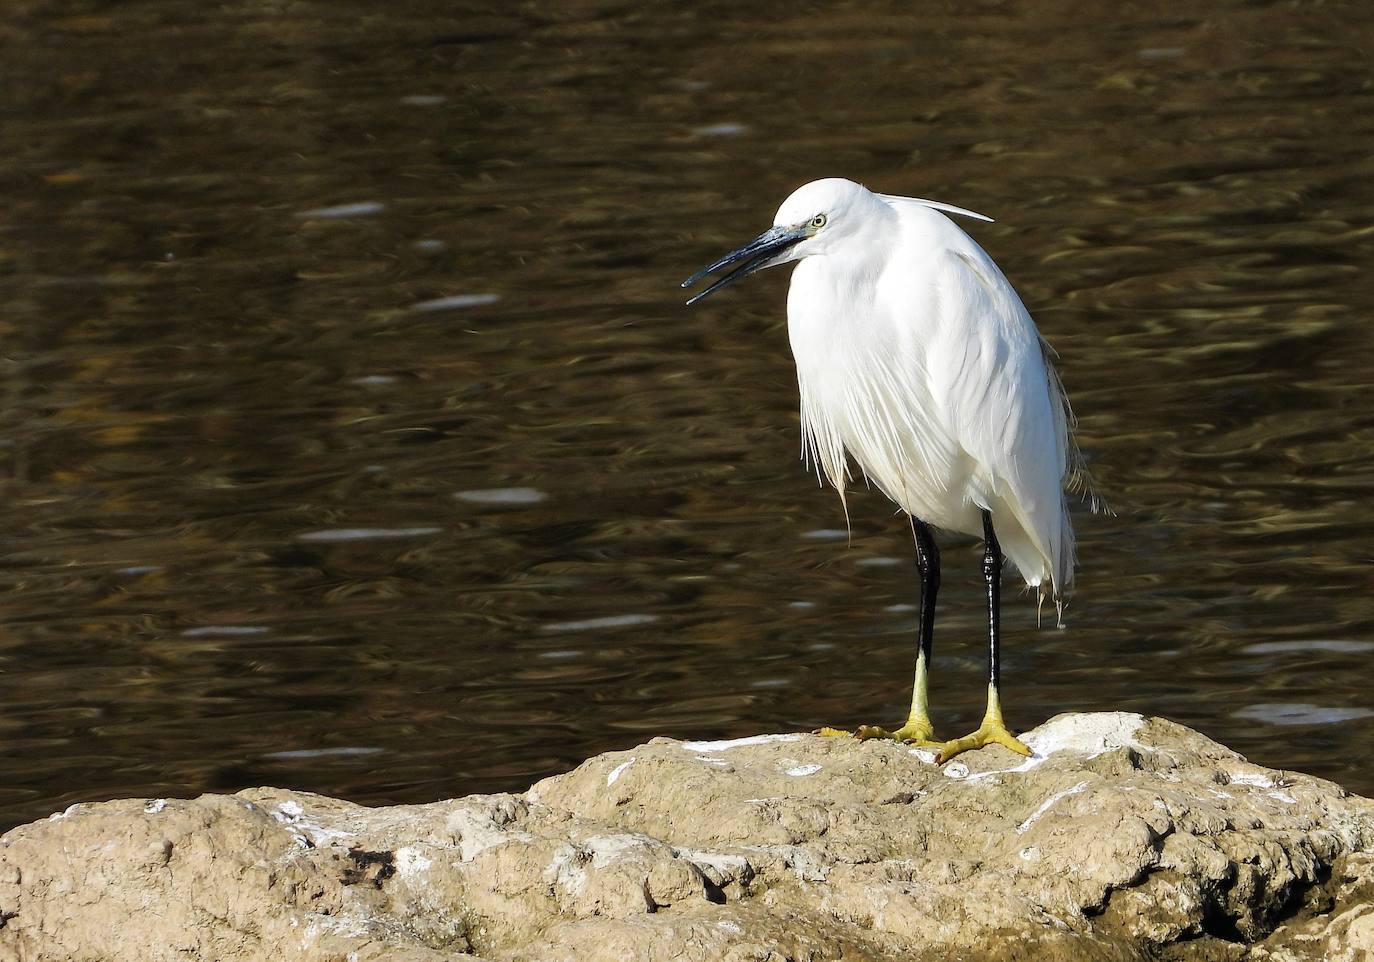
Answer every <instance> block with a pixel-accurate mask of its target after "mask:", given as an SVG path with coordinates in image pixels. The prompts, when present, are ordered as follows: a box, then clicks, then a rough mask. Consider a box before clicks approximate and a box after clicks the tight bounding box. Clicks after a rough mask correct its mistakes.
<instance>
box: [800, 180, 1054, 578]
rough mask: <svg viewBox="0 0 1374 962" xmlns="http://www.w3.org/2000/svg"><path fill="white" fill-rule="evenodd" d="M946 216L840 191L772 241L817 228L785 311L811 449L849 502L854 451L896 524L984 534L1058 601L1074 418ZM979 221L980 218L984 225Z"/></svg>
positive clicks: (818, 198) (1035, 341)
mask: <svg viewBox="0 0 1374 962" xmlns="http://www.w3.org/2000/svg"><path fill="white" fill-rule="evenodd" d="M942 210H946V211H950V212H952V213H960V214H965V215H968V216H972V217H981V215H978V214H972V213H971V212H968V211H962V210H960V209H958V208H951V207H949V206H947V205H943V204H937V203H935V202H932V201H926V200H920V199H916V198H909V197H893V196H889V195H883V194H875V193H872V192H870V191H868V190H867V189H865V188H864V187H861V186H860V185H858V184H855V183H853V182H852V181H848V180H842V179H838V178H831V179H827V180H818V181H815V182H813V183H810V184H807V185H805V186H804V187H801V188H799V189H798V190H797V191H796V192H795V193H793V194H792V196H790V197H788V198H787V200H786V201H785V202H784V203H783V205H782V207H780V208H779V210H778V213H777V217H776V218H775V220H774V223H775V225H776V226H777V228H784V229H786V228H790V227H793V226H794V225H798V224H814V223H815V220H816V218H823V224H822V226H820V227H816V228H814V229H813V230H812V231H811V232H810V236H808V237H807V238H806V239H804V240H801V241H800V242H799V243H796V244H795V245H794V246H793V247H791V248H790V249H789V250H788V251H787V252H786V256H785V257H783V258H779V259H777V260H776V261H775V263H781V262H782V261H783V260H799V261H800V263H798V264H797V267H796V269H795V270H794V272H793V274H792V284H791V288H790V290H789V292H788V297H787V318H788V333H789V337H790V340H791V344H792V353H793V355H794V357H795V359H796V364H797V381H798V384H799V386H800V389H801V421H802V432H803V437H804V447H805V449H806V451H807V452H808V453H809V454H810V455H811V457H812V458H813V460H814V464H815V465H816V467H817V469H818V472H819V473H823V474H824V476H825V477H826V478H827V479H828V480H829V481H830V483H831V484H833V485H834V486H835V487H836V488H837V489H838V490H839V491H840V494H841V498H843V496H844V489H845V484H846V480H847V470H846V461H845V454H846V452H847V453H848V454H849V455H850V456H851V457H852V458H853V459H854V461H855V462H856V463H857V464H858V465H859V466H860V468H861V469H862V470H863V472H864V474H865V475H866V476H867V477H868V479H869V480H871V481H872V482H873V483H874V484H875V485H876V486H877V487H878V488H879V489H880V490H881V491H882V492H883V493H884V494H886V495H887V496H888V497H889V498H891V499H892V500H893V501H895V502H896V503H897V504H898V505H899V506H900V507H901V508H902V509H903V510H905V511H906V512H908V513H909V514H911V515H912V516H914V517H916V518H918V519H921V520H923V521H925V522H927V523H928V524H931V525H934V526H936V527H939V528H945V529H947V530H950V531H957V532H960V533H963V534H969V535H974V536H977V535H980V534H982V533H983V524H982V515H981V511H982V510H987V511H989V512H991V514H992V517H993V519H994V521H995V523H996V525H997V534H998V539H999V541H1000V542H1001V546H1002V551H1003V552H1004V553H1005V555H1006V556H1007V558H1008V559H1010V560H1011V562H1012V563H1013V564H1014V565H1015V566H1016V567H1017V569H1018V570H1019V571H1020V572H1021V574H1022V576H1023V577H1024V578H1025V580H1026V583H1027V584H1028V585H1030V586H1032V587H1035V588H1037V589H1039V590H1040V591H1041V592H1042V594H1043V593H1044V591H1045V590H1046V589H1047V588H1048V590H1049V591H1050V593H1052V594H1053V595H1054V596H1055V598H1056V599H1059V598H1060V597H1062V594H1063V592H1064V591H1065V590H1066V589H1067V588H1068V587H1069V585H1070V584H1071V582H1072V580H1073V566H1074V545H1073V529H1072V527H1071V524H1070V521H1069V514H1068V510H1067V505H1066V503H1065V495H1064V486H1065V484H1066V483H1067V482H1068V481H1069V475H1070V470H1071V458H1072V442H1071V439H1070V437H1069V421H1070V414H1069V410H1068V406H1067V403H1066V401H1065V399H1064V396H1063V393H1062V391H1061V389H1060V386H1059V382H1058V379H1057V377H1056V376H1055V374H1054V372H1053V369H1052V367H1051V366H1050V361H1049V357H1048V354H1049V348H1048V345H1046V344H1045V343H1044V342H1043V341H1042V340H1041V338H1040V335H1039V333H1038V332H1037V331H1036V328H1035V324H1034V322H1033V321H1032V320H1031V317H1030V314H1029V313H1028V312H1027V311H1026V308H1025V307H1024V305H1022V303H1021V299H1020V298H1019V297H1017V295H1016V292H1015V291H1014V290H1013V289H1012V286H1011V284H1010V283H1009V282H1008V281H1007V279H1006V277H1005V276H1004V275H1003V274H1002V272H1001V271H1000V270H999V269H998V267H997V265H996V264H994V263H993V261H992V259H991V258H990V257H988V255H987V254H986V253H985V252H984V251H983V249H982V248H981V247H979V246H978V245H977V244H976V243H975V242H974V241H973V239H972V238H971V237H969V236H968V235H967V234H965V233H964V232H963V231H962V230H960V229H959V227H958V226H956V225H955V224H954V222H953V221H951V220H950V219H949V218H948V217H946V216H945V215H944V214H943V213H941V211H942ZM983 219H986V218H983Z"/></svg>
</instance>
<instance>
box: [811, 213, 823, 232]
mask: <svg viewBox="0 0 1374 962" xmlns="http://www.w3.org/2000/svg"><path fill="white" fill-rule="evenodd" d="M824 226H825V215H824V214H817V215H816V216H815V217H813V218H811V229H812V230H820V229H821V228H822V227H824Z"/></svg>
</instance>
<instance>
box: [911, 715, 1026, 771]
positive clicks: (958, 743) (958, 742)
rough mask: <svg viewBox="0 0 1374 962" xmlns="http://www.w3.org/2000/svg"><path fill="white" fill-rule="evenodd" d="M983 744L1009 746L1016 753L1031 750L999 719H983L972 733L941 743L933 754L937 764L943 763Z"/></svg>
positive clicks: (1023, 753)
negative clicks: (938, 751) (936, 753)
mask: <svg viewBox="0 0 1374 962" xmlns="http://www.w3.org/2000/svg"><path fill="white" fill-rule="evenodd" d="M985 745H1001V746H1003V747H1005V748H1010V749H1011V750H1012V751H1014V752H1016V754H1018V755H1030V753H1031V750H1030V749H1029V748H1027V747H1026V746H1025V745H1024V744H1022V742H1021V739H1019V738H1017V737H1016V736H1015V735H1013V734H1012V733H1011V732H1009V731H1007V726H1006V725H1004V724H1002V721H1001V719H998V720H996V721H991V722H990V721H988V720H986V719H984V721H983V724H981V725H979V726H978V730H977V731H976V732H974V733H973V734H972V735H965V736H964V737H963V738H954V739H951V740H949V741H947V742H945V743H944V744H943V745H941V746H940V753H939V754H938V755H936V756H935V761H936V763H937V764H940V765H943V764H944V763H945V762H947V761H949V760H950V759H951V758H953V757H954V756H955V755H958V754H959V753H961V752H966V751H970V750H972V749H974V748H982V747H984V746H985Z"/></svg>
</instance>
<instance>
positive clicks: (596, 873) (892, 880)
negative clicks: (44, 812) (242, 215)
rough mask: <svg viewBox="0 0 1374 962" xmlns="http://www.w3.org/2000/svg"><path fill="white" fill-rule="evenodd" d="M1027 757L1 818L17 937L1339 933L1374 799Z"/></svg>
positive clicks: (1262, 950)
mask: <svg viewBox="0 0 1374 962" xmlns="http://www.w3.org/2000/svg"><path fill="white" fill-rule="evenodd" d="M1025 740H1026V742H1027V744H1029V745H1031V747H1032V748H1033V749H1035V751H1036V755H1035V756H1034V757H1032V758H1030V759H1021V758H1019V757H1017V756H1014V755H1011V754H1010V753H1008V752H1006V751H1005V750H1003V749H1001V748H988V749H984V750H981V751H978V752H973V753H969V754H968V755H966V756H963V757H961V758H960V759H958V760H956V761H955V762H952V763H950V764H948V765H946V766H943V767H939V766H936V765H935V764H933V760H932V759H931V757H930V753H929V752H927V751H924V750H922V749H911V748H907V747H905V746H901V745H895V744H891V743H881V742H868V743H862V744H860V743H857V742H853V741H851V740H846V739H827V738H817V737H813V736H809V735H777V736H756V737H754V738H748V739H740V740H736V741H732V742H678V741H673V740H670V739H654V740H653V741H651V742H649V743H648V744H645V745H640V746H638V747H636V748H634V749H631V750H629V751H625V752H612V753H609V754H606V755H601V756H598V757H596V758H593V759H590V760H588V761H587V762H585V763H584V764H582V765H581V766H579V767H578V768H577V769H575V770H574V771H572V772H568V773H567V774H564V775H559V776H556V777H554V778H549V779H545V780H544V781H542V782H540V783H538V784H536V785H535V786H533V787H532V788H531V789H530V790H529V791H528V792H526V793H524V794H523V795H509V794H502V795H487V796H470V797H467V798H462V799H455V800H450V801H445V802H436V803H433V804H430V805H411V806H395V807H390V808H379V809H368V808H364V807H362V806H358V805H353V804H350V803H348V802H344V801H339V800H336V799H330V798H325V797H322V796H315V795H309V794H305V793H299V792H288V791H282V790H277V789H252V790H248V791H244V792H240V793H238V794H237V795H229V796H225V795H205V796H202V797H201V798H198V799H193V800H175V799H165V800H164V799H153V800H124V801H116V802H106V803H99V804H85V805H78V806H73V807H72V808H71V809H68V810H67V811H66V812H64V813H59V814H57V815H54V816H52V817H51V818H50V819H47V820H44V821H42V822H36V823H34V824H31V825H26V826H22V827H20V828H17V829H15V830H13V831H12V832H10V833H8V834H7V835H5V836H4V837H3V840H0V920H3V921H0V962H11V960H14V962H18V960H31V959H44V960H47V959H61V960H67V959H70V960H97V959H99V960H123V959H129V960H135V959H136V960H139V962H145V960H163V959H179V960H185V959H230V960H239V959H242V960H250V959H252V960H256V959H309V960H315V959H319V960H325V959H329V960H357V962H367V960H370V959H383V958H385V959H388V960H396V959H401V960H417V962H419V960H423V962H435V960H440V959H473V958H484V959H490V960H493V962H494V960H512V962H514V960H525V959H528V960H536V959H538V960H544V959H547V960H574V959H577V960H586V959H648V960H657V959H663V960H670V959H671V960H678V959H685V960H696V959H699V960H703V962H704V960H718V959H728V960H732V962H744V960H769V962H780V960H788V959H791V960H823V959H840V958H843V959H845V960H852V959H871V960H875V962H877V960H898V959H901V960H924V959H929V960H935V959H946V958H957V957H962V958H968V959H1027V958H1036V959H1047V960H1079V959H1082V960H1088V959H1092V960H1098V959H1162V958H1177V959H1193V958H1197V959H1219V960H1220V959H1226V960H1230V959H1276V960H1277V959H1283V960H1297V959H1337V960H1340V959H1346V958H1349V959H1351V960H1354V959H1356V958H1361V957H1363V955H1364V953H1367V952H1368V951H1369V950H1370V949H1371V948H1374V903H1372V902H1371V899H1374V856H1372V855H1371V854H1370V853H1371V852H1372V851H1374V803H1371V802H1370V801H1368V800H1366V799H1362V798H1358V797H1354V796H1350V795H1348V794H1347V793H1345V792H1343V791H1342V790H1341V789H1340V788H1339V787H1338V786H1335V785H1332V784H1331V783H1329V782H1324V781H1321V780H1319V779H1314V778H1310V777H1307V776H1303V775H1294V774H1291V773H1281V772H1275V771H1270V770H1267V769H1263V768H1260V767H1258V766H1255V765H1251V764H1249V763H1248V762H1246V760H1245V759H1243V758H1241V757H1240V756H1239V755H1236V754H1235V753H1233V752H1230V751H1228V750H1227V749H1226V748H1224V747H1222V746H1220V745H1217V744H1216V743H1214V742H1211V741H1209V740H1208V739H1206V738H1204V737H1203V736H1201V735H1198V734H1197V733H1196V732H1192V731H1189V730H1188V729H1185V728H1182V727H1181V726H1178V725H1174V724H1172V723H1169V722H1166V721H1162V720H1158V719H1144V718H1141V717H1140V716H1135V715H1127V714H1119V713H1117V714H1095V715H1066V716H1060V717H1059V718H1056V719H1054V720H1052V721H1050V722H1048V723H1046V724H1045V725H1043V726H1041V727H1040V728H1039V729H1036V730H1035V731H1033V732H1030V733H1028V734H1027V735H1026V736H1025Z"/></svg>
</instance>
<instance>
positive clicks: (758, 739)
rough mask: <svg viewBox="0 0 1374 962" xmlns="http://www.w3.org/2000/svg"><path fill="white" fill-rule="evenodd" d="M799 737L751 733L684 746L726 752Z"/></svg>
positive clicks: (693, 749)
mask: <svg viewBox="0 0 1374 962" xmlns="http://www.w3.org/2000/svg"><path fill="white" fill-rule="evenodd" d="M799 738H801V736H800V735H749V736H747V737H745V738H729V739H726V740H724V741H717V742H682V747H683V748H685V749H686V750H687V751H689V752H725V751H729V750H730V749H732V748H744V747H746V746H749V745H767V744H768V743H769V742H794V741H796V740H797V739H799Z"/></svg>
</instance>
